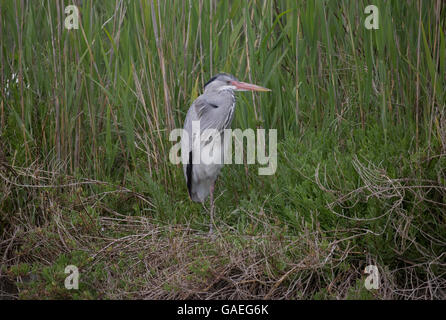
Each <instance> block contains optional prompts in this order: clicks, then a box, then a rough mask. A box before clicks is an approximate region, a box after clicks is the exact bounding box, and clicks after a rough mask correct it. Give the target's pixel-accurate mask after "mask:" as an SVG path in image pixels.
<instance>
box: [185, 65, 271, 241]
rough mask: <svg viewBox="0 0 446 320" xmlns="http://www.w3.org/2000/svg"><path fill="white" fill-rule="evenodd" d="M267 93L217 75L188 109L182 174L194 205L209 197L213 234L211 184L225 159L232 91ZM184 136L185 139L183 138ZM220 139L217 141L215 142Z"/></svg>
mask: <svg viewBox="0 0 446 320" xmlns="http://www.w3.org/2000/svg"><path fill="white" fill-rule="evenodd" d="M247 90H251V91H270V90H269V89H267V88H263V87H260V86H257V85H254V84H250V83H245V82H241V81H238V80H237V78H235V77H234V76H232V75H230V74H227V73H220V74H218V75H216V76H214V77H212V78H211V79H210V80H209V81H208V82H207V83H206V84H205V86H204V92H203V94H202V95H201V96H199V97H198V98H197V99H196V100H195V101H194V102H193V103H192V105H191V107H190V108H189V110H188V112H187V115H186V120H185V121H184V133H183V137H182V153H183V156H182V158H183V172H184V177H185V178H186V185H187V189H188V191H189V195H190V198H191V199H192V200H193V201H195V202H204V201H205V200H206V198H207V197H208V196H209V194H210V195H211V201H210V202H211V210H210V213H211V226H210V233H212V225H213V211H214V200H213V192H214V184H215V180H216V179H217V177H218V175H219V173H220V170H221V168H222V167H223V159H224V153H225V150H224V145H225V141H224V134H223V132H224V129H227V128H229V127H230V126H231V123H232V119H233V118H234V111H235V95H234V92H235V91H247ZM194 121H197V122H199V124H200V131H199V133H198V132H197V133H196V134H195V136H193V130H192V129H193V122H194ZM207 129H214V130H215V131H216V135H215V136H212V135H210V134H204V132H205V130H207ZM185 134H187V137H186V136H185ZM218 137H219V139H218ZM197 146H199V147H200V151H201V154H202V155H203V154H205V155H209V157H208V158H207V159H211V160H213V161H211V162H209V161H208V162H207V163H203V161H202V158H200V159H197V157H198V156H197V155H198V154H199V152H198V151H197Z"/></svg>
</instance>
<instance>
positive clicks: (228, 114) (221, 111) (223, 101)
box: [183, 74, 237, 202]
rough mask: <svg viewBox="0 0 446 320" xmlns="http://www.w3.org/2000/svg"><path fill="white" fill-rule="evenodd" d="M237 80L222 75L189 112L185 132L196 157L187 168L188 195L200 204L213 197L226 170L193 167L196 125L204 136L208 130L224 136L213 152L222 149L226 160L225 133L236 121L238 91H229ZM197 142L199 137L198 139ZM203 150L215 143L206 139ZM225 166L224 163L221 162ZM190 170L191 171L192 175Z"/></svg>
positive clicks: (216, 165) (185, 169)
mask: <svg viewBox="0 0 446 320" xmlns="http://www.w3.org/2000/svg"><path fill="white" fill-rule="evenodd" d="M233 80H237V79H236V78H235V77H233V76H231V75H228V74H219V75H217V76H215V77H214V78H213V80H212V81H211V82H208V83H207V84H206V86H205V90H204V93H203V94H202V95H201V96H199V97H198V98H197V99H196V100H195V101H194V102H193V104H192V106H191V107H190V108H189V111H188V112H187V115H186V120H185V122H184V130H185V131H186V132H187V133H188V136H189V144H188V146H189V149H188V150H191V151H189V152H192V155H189V157H188V163H186V164H183V171H184V176H185V178H186V183H187V185H188V191H189V195H190V197H191V199H192V200H193V201H196V202H204V201H205V200H206V198H207V196H208V195H209V192H210V187H211V185H213V184H214V183H215V180H216V179H217V176H218V174H219V172H220V170H221V168H222V166H223V165H222V164H203V163H200V164H192V163H191V162H190V161H192V157H193V139H194V137H193V136H192V121H199V122H200V134H201V133H202V132H203V131H204V130H206V129H216V130H217V131H218V132H220V133H221V134H222V136H221V139H220V145H213V146H212V147H213V148H220V155H221V157H222V159H223V157H224V150H223V148H222V146H223V144H224V141H223V130H224V129H226V128H229V127H230V126H231V123H232V119H233V118H234V109H235V96H234V90H233V89H231V88H226V87H229V86H230V84H228V81H233ZM195 138H197V137H195ZM202 140H204V141H201V142H200V144H201V147H202V150H203V148H204V147H205V146H207V145H206V144H209V143H212V142H209V141H208V139H202ZM220 163H223V161H220ZM188 168H189V171H188Z"/></svg>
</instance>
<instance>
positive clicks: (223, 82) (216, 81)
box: [204, 73, 271, 92]
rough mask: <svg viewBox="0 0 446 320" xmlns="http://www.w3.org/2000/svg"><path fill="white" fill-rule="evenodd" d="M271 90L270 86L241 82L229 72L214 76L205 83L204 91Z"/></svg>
mask: <svg viewBox="0 0 446 320" xmlns="http://www.w3.org/2000/svg"><path fill="white" fill-rule="evenodd" d="M222 90H232V91H271V90H270V89H268V88H264V87H261V86H258V85H255V84H251V83H247V82H241V81H239V80H238V79H237V78H236V77H234V76H233V75H231V74H228V73H219V74H217V75H216V76H213V77H212V78H211V79H210V80H209V81H208V82H206V84H205V85H204V91H205V92H206V91H222Z"/></svg>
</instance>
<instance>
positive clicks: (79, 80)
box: [0, 0, 446, 299]
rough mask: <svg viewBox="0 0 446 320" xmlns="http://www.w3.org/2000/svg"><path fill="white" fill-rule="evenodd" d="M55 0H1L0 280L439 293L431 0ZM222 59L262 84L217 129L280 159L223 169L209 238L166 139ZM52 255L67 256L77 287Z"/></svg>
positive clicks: (442, 194) (437, 81)
mask: <svg viewBox="0 0 446 320" xmlns="http://www.w3.org/2000/svg"><path fill="white" fill-rule="evenodd" d="M73 2H74V3H75V4H78V6H79V9H80V13H81V22H80V29H78V30H70V31H68V30H66V29H64V28H63V21H64V18H65V14H64V13H63V8H64V6H65V5H68V4H71V2H70V3H69V2H68V1H61V0H55V1H44V0H41V1H13V0H5V1H2V2H1V4H0V33H1V38H0V62H1V63H0V95H1V100H0V174H1V176H0V181H1V187H0V259H3V260H2V263H1V265H2V269H0V290H3V289H2V288H3V285H2V284H1V283H2V282H1V281H4V282H5V281H10V282H13V283H15V282H17V283H20V282H23V283H22V284H21V285H20V286H19V287H18V289H17V290H18V292H17V293H14V294H13V296H14V297H20V298H49V299H51V298H75V299H89V298H101V299H102V298H141V297H151V298H185V297H190V296H187V294H186V292H191V290H192V291H193V290H196V292H203V290H204V289H205V288H207V290H208V291H206V292H208V295H206V294H203V293H197V294H196V295H195V296H192V297H196V298H205V297H208V298H209V297H211V298H212V297H214V298H216V297H224V298H253V297H254V298H255V297H260V298H262V297H268V298H291V299H296V298H305V299H311V298H315V299H332V298H345V299H348V298H361V299H362V298H364V299H371V298H372V299H373V298H378V299H391V298H406V299H415V298H420V299H422V298H444V297H445V291H444V287H445V279H444V272H445V269H444V263H445V262H446V261H445V257H444V255H443V248H444V245H443V244H444V242H445V240H446V239H445V237H446V234H445V232H444V230H445V223H446V216H445V207H446V171H445V168H446V158H445V154H446V113H445V101H446V96H445V90H444V88H445V87H446V77H445V72H444V70H446V65H445V63H446V43H445V31H444V30H445V12H446V11H445V10H446V8H445V5H444V3H443V2H442V1H440V0H438V1H437V0H435V1H434V0H432V1H384V0H376V1H347V0H344V1H312V0H307V1H294V0H282V1H241V0H240V1H239V0H236V1H213V0H210V1H206V0H205V1H202V0H197V1H171V2H169V3H167V2H163V1H153V2H152V1H129V0H126V1H103V2H100V3H99V2H97V1H93V0H85V1H73ZM369 4H374V5H376V6H377V7H378V8H379V15H380V16H379V29H378V30H367V29H366V28H365V27H364V20H365V17H366V15H365V14H364V8H365V7H366V6H367V5H369ZM153 17H155V20H153ZM222 71H223V72H229V73H232V74H234V75H236V76H237V77H238V78H239V79H240V80H243V81H249V82H253V83H257V84H259V85H262V86H265V87H268V88H270V89H272V91H271V92H270V93H267V94H252V93H240V94H238V100H237V101H238V104H237V111H236V115H235V118H234V122H233V128H242V129H244V128H267V129H277V131H278V139H279V145H278V154H279V156H278V169H277V172H276V174H275V175H273V176H258V175H257V166H256V165H253V166H251V165H250V166H244V165H232V166H226V167H225V168H224V169H223V171H222V175H221V177H220V179H219V180H218V182H217V189H216V190H217V194H218V198H217V201H216V204H217V214H216V215H217V218H216V219H217V223H218V224H219V225H220V228H221V233H220V235H219V237H218V238H217V239H216V240H214V241H210V240H209V239H208V238H207V237H206V236H204V235H203V233H204V232H206V231H207V228H208V221H209V217H208V214H207V211H206V209H204V208H203V207H202V206H201V205H197V204H194V203H192V202H191V201H190V200H189V199H188V196H187V189H186V185H185V183H184V177H183V173H182V170H181V168H180V166H175V165H172V164H170V162H169V159H168V151H169V149H170V147H171V146H172V143H171V142H169V140H168V136H169V132H170V130H171V129H172V128H179V127H182V125H183V121H184V118H185V115H186V112H187V110H188V108H189V106H190V104H191V103H192V101H193V100H194V99H195V98H196V97H197V96H198V95H200V94H201V92H202V88H203V85H204V83H205V82H206V81H207V80H208V79H209V78H210V77H211V76H212V75H214V74H216V73H218V72H222ZM13 75H14V76H13ZM13 77H15V78H17V79H18V80H17V82H16V81H15V78H14V79H13ZM80 183H82V184H80ZM48 185H51V186H49V187H44V186H48ZM146 231H147V233H148V234H150V237H152V238H151V240H150V239H148V238H147V237H144V236H141V237H140V238H138V237H136V238H135V239H133V238H132V235H138V234H141V235H144V234H145V232H146ZM126 237H128V238H126ZM155 240H157V241H158V242H156V241H155ZM113 241H115V242H113ZM296 243H297V244H296ZM43 244H46V246H44V245H43ZM181 244H183V246H181ZM108 245H109V247H108V248H110V250H108V251H107V249H105V250H104V251H101V250H102V249H104V248H105V247H106V246H108ZM175 245H178V248H182V249H183V250H177V251H172V252H171V251H168V252H167V253H166V251H165V248H166V247H171V246H175ZM196 248H198V249H196ZM98 252H99V253H100V254H98ZM97 254H98V255H97ZM152 262H153V265H152V264H151V263H152ZM68 263H71V264H76V265H80V266H82V267H83V268H84V269H83V271H82V272H83V275H84V278H83V279H84V280H83V282H82V285H81V287H80V290H79V291H78V292H72V291H69V292H68V291H66V290H65V289H64V288H63V279H64V274H63V270H64V267H65V265H66V264H68ZM368 264H377V265H378V266H379V268H380V271H381V272H382V274H381V279H382V287H381V289H379V290H378V291H376V292H373V291H371V292H369V291H367V290H365V289H364V287H363V286H362V283H363V280H364V275H363V274H362V272H363V269H364V267H365V266H366V265H368ZM254 266H255V267H254ZM172 274H173V275H172ZM222 274H223V275H224V277H222V278H221V275H222ZM21 277H22V278H23V279H25V278H30V279H31V280H29V281H28V280H27V281H21V279H22V278H21ZM219 277H220V278H219ZM223 278H224V279H226V280H222V279H223ZM409 278H410V279H412V282H408V281H407V279H409ZM2 279H7V280H2ZM23 279H22V280H23ZM228 279H230V281H229V280H228ZM253 279H257V280H253ZM243 281H247V282H246V283H248V284H249V283H251V282H249V281H252V283H253V284H254V285H252V286H251V285H248V284H244V283H245V282H243ZM5 283H6V282H5ZM427 284H429V285H427ZM222 287H227V288H237V290H232V289H231V290H226V291H222V292H224V293H221V292H220V291H219V289H221V288H222ZM150 288H152V289H153V288H156V290H154V291H153V292H154V293H153V295H152V293H149V291H150V290H149V289H150ZM289 288H293V290H288V289H289ZM237 294H239V295H238V296H237ZM0 295H1V293H0Z"/></svg>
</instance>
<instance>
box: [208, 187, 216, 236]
mask: <svg viewBox="0 0 446 320" xmlns="http://www.w3.org/2000/svg"><path fill="white" fill-rule="evenodd" d="M214 186H215V182H213V183H212V184H211V187H210V191H211V192H210V201H211V222H210V225H209V234H211V235H212V233H213V231H214Z"/></svg>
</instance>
